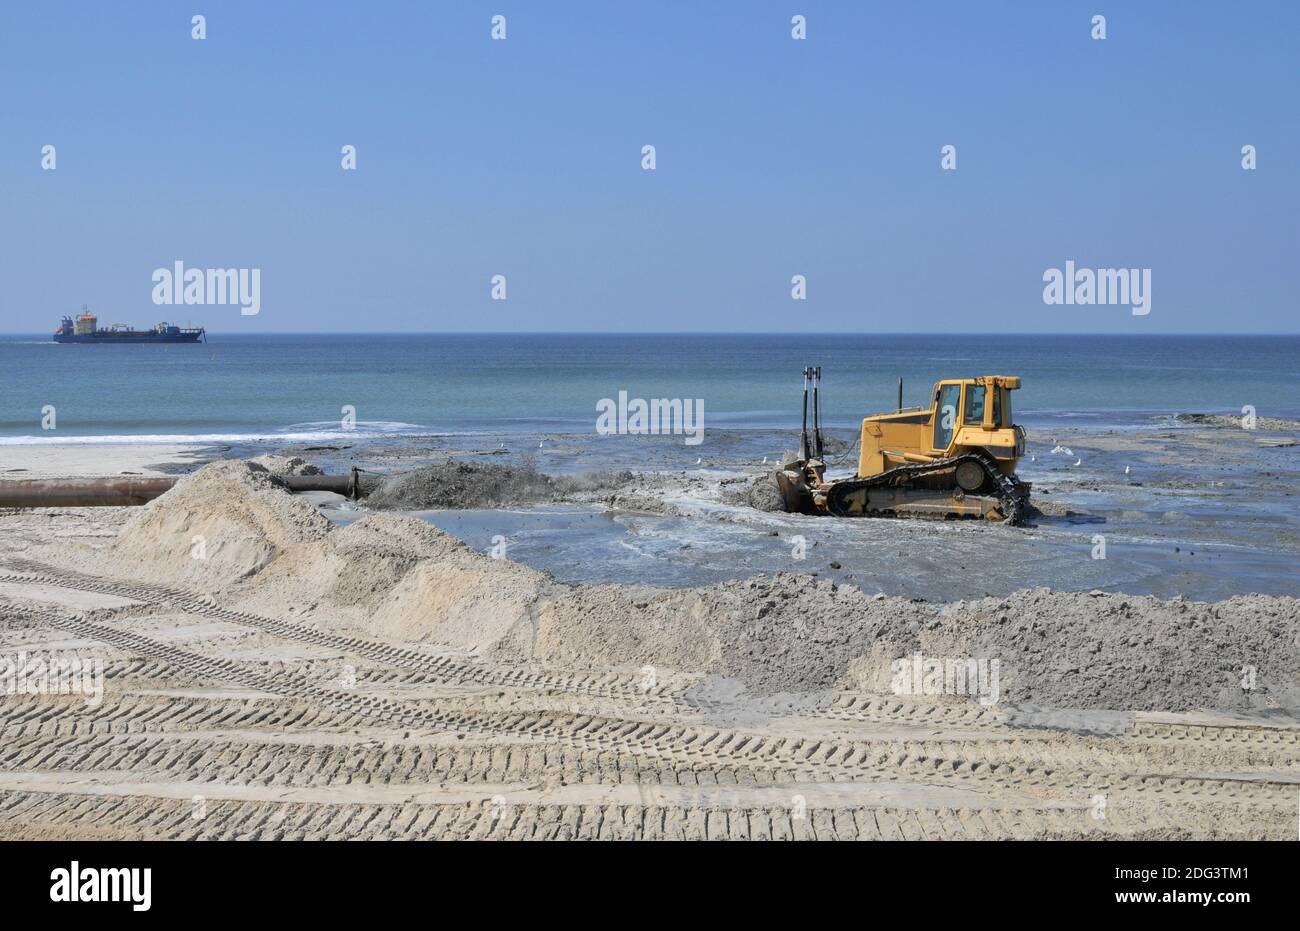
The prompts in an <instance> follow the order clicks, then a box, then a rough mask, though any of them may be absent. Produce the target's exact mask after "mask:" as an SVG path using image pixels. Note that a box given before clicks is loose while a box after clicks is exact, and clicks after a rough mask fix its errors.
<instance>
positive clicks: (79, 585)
mask: <svg viewBox="0 0 1300 931" xmlns="http://www.w3.org/2000/svg"><path fill="white" fill-rule="evenodd" d="M19 564H20V565H35V564H32V563H30V562H28V561H19ZM44 568H45V567H43V566H36V567H35V570H34V571H40V570H41V569H44ZM8 582H18V583H39V584H42V585H53V586H58V587H61V588H69V589H75V590H77V591H83V592H95V593H99V594H106V595H114V596H117V597H121V598H129V599H131V600H134V601H142V602H145V603H146V604H150V605H155V606H157V605H167V606H173V607H175V608H176V609H177V610H179V611H183V612H185V613H187V614H197V615H201V616H203V617H208V618H213V619H214V620H221V621H228V622H230V623H235V624H241V625H243V626H245V627H252V628H255V629H257V630H261V631H263V632H264V633H268V634H271V635H273V636H276V637H282V638H286V639H290V640H297V641H299V642H302V643H308V644H311V645H313V646H320V647H328V648H330V649H335V650H339V651H340V652H343V653H351V654H355V655H357V656H364V657H366V658H367V659H371V660H374V661H376V662H379V663H384V664H386V665H389V666H397V667H402V668H406V669H414V670H417V671H419V672H425V673H430V674H434V675H437V676H439V677H440V678H442V679H444V680H445V681H449V682H457V683H464V684H470V685H488V686H497V687H515V688H531V689H552V690H555V691H564V692H574V693H577V694H580V695H590V696H593V697H598V698H617V699H623V700H627V701H636V702H640V703H655V702H669V701H671V700H672V698H671V696H670V694H669V693H668V692H667V691H665V690H664V689H663V688H662V687H655V688H651V689H645V688H642V686H641V685H640V684H639V683H638V682H633V681H630V680H629V678H628V677H627V676H625V675H618V674H607V675H592V674H586V675H583V674H555V673H543V672H537V671H534V670H529V669H520V668H515V669H492V668H489V667H486V666H482V665H480V664H476V663H472V662H468V661H465V660H463V659H456V658H453V657H451V656H447V655H435V654H432V653H429V652H426V651H425V650H423V649H414V648H411V647H400V646H394V645H393V644H390V643H385V642H383V641H381V640H373V639H370V638H365V637H344V636H341V635H338V634H330V633H327V632H325V631H322V630H318V629H316V628H314V627H308V626H306V625H303V624H294V623H292V622H289V621H279V620H275V619H273V618H267V617H261V616H260V615H255V614H248V613H246V612H242V611H233V610H230V609H228V608H222V607H220V606H218V605H215V604H212V603H211V602H210V601H208V600H205V599H204V598H203V597H202V596H199V595H197V594H194V593H190V592H181V591H177V590H174V589H167V588H163V587H161V586H144V585H125V584H121V583H115V582H108V581H104V580H101V579H96V578H93V577H90V576H84V575H78V574H74V573H69V574H66V575H59V576H47V575H39V576H23V575H5V576H0V583H8Z"/></svg>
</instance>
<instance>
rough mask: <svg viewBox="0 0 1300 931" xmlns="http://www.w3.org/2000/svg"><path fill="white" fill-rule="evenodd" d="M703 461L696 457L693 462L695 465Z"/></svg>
mask: <svg viewBox="0 0 1300 931" xmlns="http://www.w3.org/2000/svg"><path fill="white" fill-rule="evenodd" d="M703 461H704V460H703V459H696V460H695V464H696V465H699V464H700V463H701V462H703Z"/></svg>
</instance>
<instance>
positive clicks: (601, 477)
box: [366, 460, 636, 511]
mask: <svg viewBox="0 0 1300 931" xmlns="http://www.w3.org/2000/svg"><path fill="white" fill-rule="evenodd" d="M635 479H636V476H634V475H633V473H631V472H627V471H622V472H594V473H590V474H587V475H574V476H552V475H546V474H545V473H543V472H539V471H538V470H537V469H536V468H535V467H534V466H531V465H523V466H509V465H501V464H499V463H478V462H457V461H455V460H448V461H447V462H444V463H440V464H438V465H431V466H425V467H424V468H420V469H412V470H410V471H407V472H399V473H397V474H394V475H390V476H387V477H386V478H384V479H383V480H382V481H381V482H380V483H379V486H378V488H376V489H375V490H374V491H372V492H371V493H370V495H369V496H368V497H367V498H366V506H367V507H370V508H373V509H374V510H378V511H387V510H392V511H422V510H434V509H443V508H492V507H518V506H522V505H529V504H544V503H547V502H551V501H564V500H571V499H574V498H589V497H593V496H599V495H601V494H604V493H608V492H611V491H614V490H616V489H620V488H623V487H624V486H626V485H628V484H629V483H632V484H635Z"/></svg>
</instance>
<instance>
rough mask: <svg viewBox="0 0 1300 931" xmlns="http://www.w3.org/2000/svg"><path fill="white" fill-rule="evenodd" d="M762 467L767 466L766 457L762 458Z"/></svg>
mask: <svg viewBox="0 0 1300 931" xmlns="http://www.w3.org/2000/svg"><path fill="white" fill-rule="evenodd" d="M763 465H767V457H766V456H764V457H763Z"/></svg>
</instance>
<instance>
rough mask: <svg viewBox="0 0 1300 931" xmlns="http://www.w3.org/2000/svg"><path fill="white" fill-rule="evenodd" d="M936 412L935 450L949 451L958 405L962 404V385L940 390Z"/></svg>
mask: <svg viewBox="0 0 1300 931" xmlns="http://www.w3.org/2000/svg"><path fill="white" fill-rule="evenodd" d="M936 402H937V406H936V409H935V412H934V448H935V449H947V448H948V446H949V444H950V443H952V432H953V427H955V426H956V423H955V421H956V420H957V405H958V404H960V403H961V385H944V386H943V387H941V388H940V389H939V397H938V398H937V399H936Z"/></svg>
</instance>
